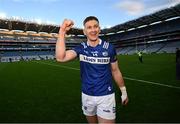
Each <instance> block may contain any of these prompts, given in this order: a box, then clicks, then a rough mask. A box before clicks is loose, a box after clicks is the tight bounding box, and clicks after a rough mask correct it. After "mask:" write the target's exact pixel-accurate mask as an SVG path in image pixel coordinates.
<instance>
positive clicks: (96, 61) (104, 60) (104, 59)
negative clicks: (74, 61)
mask: <svg viewBox="0 0 180 124" xmlns="http://www.w3.org/2000/svg"><path fill="white" fill-rule="evenodd" d="M79 59H80V61H83V62H87V63H92V64H109V63H110V57H88V56H86V55H82V54H80V55H79Z"/></svg>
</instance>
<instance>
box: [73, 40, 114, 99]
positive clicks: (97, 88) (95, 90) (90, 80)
mask: <svg viewBox="0 0 180 124" xmlns="http://www.w3.org/2000/svg"><path fill="white" fill-rule="evenodd" d="M74 50H75V52H76V53H77V55H78V57H79V60H80V70H81V80H82V92H83V93H85V94H87V95H91V96H103V95H108V94H112V93H113V92H114V90H113V84H112V74H111V65H110V63H112V62H115V61H116V60H117V57H116V51H115V48H114V47H113V45H111V44H110V43H108V42H106V41H102V40H100V42H99V44H98V45H97V46H96V47H91V46H90V45H89V44H88V43H87V42H82V43H81V44H80V45H79V46H77V47H75V48H74Z"/></svg>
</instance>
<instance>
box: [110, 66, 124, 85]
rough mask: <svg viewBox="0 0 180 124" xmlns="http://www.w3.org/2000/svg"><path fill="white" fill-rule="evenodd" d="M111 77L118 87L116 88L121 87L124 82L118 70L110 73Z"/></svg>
mask: <svg viewBox="0 0 180 124" xmlns="http://www.w3.org/2000/svg"><path fill="white" fill-rule="evenodd" d="M112 75H113V78H114V80H115V82H116V84H117V85H118V87H123V86H124V80H123V77H122V74H121V72H120V70H119V69H116V70H114V71H112Z"/></svg>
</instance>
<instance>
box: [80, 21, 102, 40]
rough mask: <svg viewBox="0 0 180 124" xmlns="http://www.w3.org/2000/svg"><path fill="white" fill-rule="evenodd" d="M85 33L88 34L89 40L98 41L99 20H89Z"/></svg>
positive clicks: (85, 26)
mask: <svg viewBox="0 0 180 124" xmlns="http://www.w3.org/2000/svg"><path fill="white" fill-rule="evenodd" d="M83 31H84V34H85V35H86V36H87V39H88V41H90V42H95V41H98V37H99V33H100V27H99V22H98V21H97V20H94V19H93V20H89V21H87V22H86V23H85V24H84V30H83Z"/></svg>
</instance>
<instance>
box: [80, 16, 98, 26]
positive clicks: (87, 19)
mask: <svg viewBox="0 0 180 124" xmlns="http://www.w3.org/2000/svg"><path fill="white" fill-rule="evenodd" d="M90 20H96V21H97V22H98V23H99V20H98V18H97V17H95V16H88V17H86V18H85V19H84V21H83V25H85V24H86V22H88V21H90Z"/></svg>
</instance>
